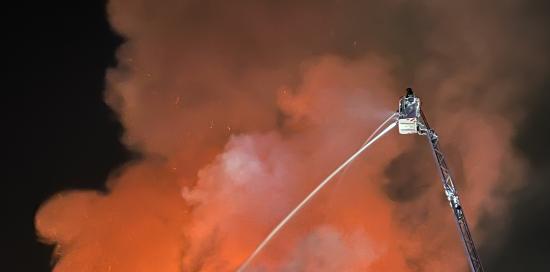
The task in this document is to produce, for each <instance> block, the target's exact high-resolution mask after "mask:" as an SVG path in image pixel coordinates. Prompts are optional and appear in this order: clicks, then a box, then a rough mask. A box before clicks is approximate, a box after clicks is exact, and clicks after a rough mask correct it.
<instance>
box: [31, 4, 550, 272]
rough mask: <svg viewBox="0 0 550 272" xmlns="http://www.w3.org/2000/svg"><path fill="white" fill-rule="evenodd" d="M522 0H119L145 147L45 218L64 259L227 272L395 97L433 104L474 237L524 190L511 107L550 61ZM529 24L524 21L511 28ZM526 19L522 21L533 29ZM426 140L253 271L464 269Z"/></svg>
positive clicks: (132, 102) (134, 116)
mask: <svg viewBox="0 0 550 272" xmlns="http://www.w3.org/2000/svg"><path fill="white" fill-rule="evenodd" d="M524 9H525V7H524V6H523V5H522V2H521V1H514V0H510V1H488V2H487V1H484V2H480V1H458V2H444V3H443V2H442V3H433V2H432V1H430V2H428V1H418V2H410V1H402V0H392V1H346V0H344V1H213V0H207V1H194V0H186V1H176V0H165V1H160V2H159V1H151V0H139V1H128V0H113V1H110V2H109V4H108V7H107V11H108V16H109V19H110V22H111V24H112V27H113V28H114V30H115V31H116V32H118V33H119V34H120V35H121V36H123V37H124V38H125V42H124V44H122V46H121V47H120V48H119V49H118V51H117V59H118V64H117V66H116V67H114V68H112V69H109V70H108V71H107V90H106V91H105V97H106V101H107V102H108V103H109V105H110V106H111V107H112V108H113V109H114V110H115V111H116V112H117V113H118V115H119V117H120V121H121V123H122V124H123V126H124V128H125V134H124V137H123V139H122V141H124V143H125V144H126V145H127V146H128V147H129V148H131V149H132V150H135V151H137V152H139V153H140V154H141V158H140V159H139V160H135V161H133V162H130V163H128V164H127V165H125V166H124V167H122V168H121V169H119V170H118V171H117V172H116V173H114V174H113V175H112V176H111V177H110V178H109V179H108V180H107V181H106V183H107V188H108V190H107V192H106V193H100V192H96V191H90V190H86V191H65V192H60V193H59V194H57V195H55V196H53V197H52V198H51V199H50V200H49V201H47V202H46V203H44V204H43V206H42V207H41V208H40V210H39V211H38V213H37V215H36V228H37V231H38V233H39V235H40V236H41V237H43V239H44V241H46V242H47V243H51V244H55V245H56V251H55V255H56V258H57V259H58V261H57V262H56V264H55V267H54V271H58V272H65V271H83V272H86V271H133V272H138V271H162V272H164V271H202V272H208V271H232V270H234V269H236V268H237V267H238V266H239V264H240V263H241V262H242V261H243V260H244V259H245V258H246V257H247V256H248V254H250V252H251V251H252V250H253V249H254V248H255V246H256V245H257V244H258V243H259V242H260V241H261V240H262V239H263V238H264V237H265V235H266V234H267V233H268V232H269V231H270V230H271V228H272V227H273V226H274V225H275V224H277V223H278V221H279V220H280V219H281V218H283V217H284V216H285V215H286V214H287V213H288V212H289V211H290V210H291V209H292V208H293V207H294V205H296V204H297V203H299V202H300V200H301V199H302V198H303V197H304V196H305V195H307V193H308V192H309V191H310V190H311V189H313V188H314V187H315V186H316V185H317V183H318V182H319V181H320V180H322V178H323V177H324V176H326V175H327V174H328V173H330V172H331V171H332V170H333V169H334V167H335V166H337V165H338V164H339V163H340V162H342V161H343V160H344V159H345V158H346V156H348V155H349V154H351V152H353V151H354V150H355V149H356V148H357V147H358V146H359V145H360V144H361V143H362V142H363V141H364V139H365V137H366V136H368V135H369V134H370V132H371V131H372V130H373V129H374V128H376V127H377V126H378V125H379V123H380V122H381V121H383V120H384V118H386V117H387V116H388V114H389V113H391V112H392V111H393V110H394V109H395V108H396V106H397V105H396V104H397V101H398V98H399V96H400V95H402V92H403V90H404V88H405V87H408V86H409V85H412V86H413V87H414V88H415V90H416V92H417V93H418V95H419V96H420V97H421V98H422V99H423V103H424V104H423V107H424V110H425V112H426V113H427V115H428V119H429V121H430V124H431V125H432V126H433V127H434V128H435V129H436V130H437V131H438V133H439V134H440V136H441V141H442V144H443V149H444V150H445V151H446V152H447V157H448V160H449V162H450V166H451V168H452V170H453V171H454V173H455V176H456V178H457V187H458V190H459V192H460V193H461V197H462V201H463V203H464V207H465V210H466V214H467V216H468V219H469V222H470V224H471V227H472V228H473V232H474V236H475V237H476V238H477V241H478V243H480V244H482V243H483V242H484V239H483V238H484V233H485V231H487V230H486V229H483V228H478V227H477V226H478V222H479V221H480V218H482V217H483V218H499V217H502V216H503V215H504V214H502V212H501V211H502V210H503V209H502V208H503V207H505V205H506V202H505V199H506V198H507V197H508V196H509V193H510V192H512V191H513V190H515V189H517V188H518V187H520V186H521V185H522V182H521V177H522V175H523V173H524V171H525V169H526V167H528V166H526V165H525V163H524V162H523V160H522V158H521V157H519V156H518V155H517V154H516V152H515V150H514V149H513V147H512V144H511V139H512V137H513V136H514V133H515V124H517V122H519V121H520V120H521V118H522V115H521V110H522V109H521V108H520V107H518V106H516V104H515V102H516V101H517V100H518V99H521V98H522V97H523V95H524V92H526V90H529V87H530V86H531V84H535V83H536V82H538V80H540V76H541V75H539V74H537V72H536V71H538V69H539V68H540V67H543V66H544V65H546V63H544V61H543V60H542V59H544V58H541V56H542V55H543V53H542V50H541V48H540V47H539V45H538V44H537V34H538V33H540V32H541V31H543V30H542V29H537V28H535V27H534V26H533V24H531V22H529V18H528V17H527V16H526V15H525V14H524ZM517 22H522V24H518V23H517ZM526 30H529V31H526ZM427 151H429V147H428V144H427V143H426V142H425V139H422V138H419V137H414V136H410V137H405V136H399V135H397V133H392V135H388V136H387V137H385V138H384V139H383V140H381V141H379V142H378V143H377V144H376V145H375V146H373V148H372V149H370V150H369V151H368V152H366V153H365V155H364V156H363V157H362V158H361V159H359V160H357V161H356V162H355V163H354V164H353V165H352V166H351V167H350V168H349V169H348V171H347V172H346V175H345V176H344V177H343V178H342V179H340V180H339V181H338V182H336V183H333V184H331V185H329V186H328V187H327V188H326V190H324V191H323V192H322V193H321V194H320V195H319V196H318V197H317V198H316V199H314V200H313V202H312V203H311V204H310V205H308V206H307V207H306V208H305V209H304V210H302V211H301V213H300V214H299V215H298V216H297V217H296V218H295V220H293V221H292V222H291V223H290V224H289V225H288V226H286V227H285V229H284V230H283V231H282V232H281V233H280V235H278V236H277V237H276V239H274V240H273V241H272V243H271V244H269V246H268V247H267V248H266V251H264V252H263V253H262V254H261V256H259V258H258V259H256V260H255V261H254V263H253V264H252V265H251V267H250V270H251V271H464V269H465V268H466V260H465V258H464V256H463V250H462V248H461V244H460V239H459V237H458V235H457V233H456V229H455V227H454V222H453V218H452V216H451V211H450V210H449V207H448V204H447V203H446V202H445V201H446V200H445V198H444V196H443V194H442V191H441V190H442V189H441V185H440V183H439V181H438V177H437V175H436V174H437V172H436V170H435V168H434V165H433V164H434V162H433V159H432V157H431V155H430V154H429V152H427Z"/></svg>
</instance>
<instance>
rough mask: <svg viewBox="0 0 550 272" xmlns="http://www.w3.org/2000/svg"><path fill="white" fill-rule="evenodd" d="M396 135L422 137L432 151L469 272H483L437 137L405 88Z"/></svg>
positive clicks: (414, 97) (409, 90) (410, 91)
mask: <svg viewBox="0 0 550 272" xmlns="http://www.w3.org/2000/svg"><path fill="white" fill-rule="evenodd" d="M398 112H399V120H398V125H399V133H401V134H419V135H426V136H427V138H428V140H429V142H430V144H431V147H432V151H433V155H434V159H435V162H436V164H437V167H438V168H439V175H440V177H441V183H442V184H443V189H444V192H445V195H446V196H447V200H448V201H449V205H450V206H451V208H452V209H453V213H454V217H455V221H456V224H457V227H458V231H459V232H460V235H461V237H462V241H463V242H464V248H465V250H466V254H467V255H468V261H469V263H470V268H471V270H472V271H473V272H483V271H484V270H483V266H482V265H481V259H480V258H479V255H478V253H477V249H476V246H475V244H474V240H473V238H472V234H471V233H470V229H469V227H468V223H467V221H466V216H465V214H464V210H463V209H462V205H461V204H460V199H459V197H458V192H457V190H456V188H455V186H454V184H453V178H452V177H451V173H450V171H449V168H448V167H447V163H446V162H445V157H444V156H443V152H442V151H441V149H440V147H439V137H438V136H437V134H436V133H435V131H434V130H433V129H432V128H430V126H429V124H428V121H427V120H426V117H425V116H424V113H423V112H422V110H421V109H420V99H419V98H418V97H416V96H415V95H414V93H413V92H412V89H410V88H408V89H407V95H406V96H404V97H403V98H401V100H400V102H399V111H398Z"/></svg>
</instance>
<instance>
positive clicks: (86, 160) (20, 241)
mask: <svg viewBox="0 0 550 272" xmlns="http://www.w3.org/2000/svg"><path fill="white" fill-rule="evenodd" d="M44 2H48V3H41V4H32V5H31V4H28V6H21V7H19V8H16V9H11V8H10V9H8V11H5V12H6V13H9V15H11V16H8V18H4V20H6V19H7V22H5V26H6V27H7V28H9V36H10V38H9V39H3V40H4V42H7V43H8V45H9V46H10V47H13V48H11V50H8V51H4V55H7V59H8V61H9V62H8V63H9V66H8V68H9V69H10V72H9V73H8V74H7V75H8V82H9V84H8V85H5V87H4V90H3V91H4V93H5V94H8V99H5V100H4V103H2V104H3V105H4V108H3V111H4V114H3V115H4V117H5V118H3V120H4V119H7V120H6V121H7V122H4V124H3V126H4V128H5V129H3V130H2V131H3V134H4V137H7V138H8V140H5V141H4V145H5V146H7V150H8V154H7V155H5V156H4V159H7V161H8V163H7V170H8V177H7V178H5V179H4V183H5V184H8V188H7V189H4V195H5V197H3V199H4V201H6V204H5V206H4V207H5V208H6V210H7V212H6V213H5V214H4V216H5V218H6V220H5V221H4V220H3V221H4V222H5V223H4V224H5V225H7V228H8V229H7V231H5V232H4V236H7V237H6V238H5V239H7V242H8V246H6V245H4V246H3V248H4V249H8V251H9V252H8V254H7V255H6V254H5V253H4V256H5V257H6V258H7V260H8V261H7V263H8V265H7V266H8V268H9V269H5V270H4V269H3V270H4V271H50V267H51V266H50V255H51V248H50V247H47V246H44V245H42V244H40V243H39V242H37V237H36V235H35V234H34V233H35V231H34V226H33V217H34V213H35V212H36V209H37V208H38V207H39V205H40V204H41V203H42V202H43V201H45V200H46V199H47V198H48V196H50V195H52V194H53V193H55V192H58V191H60V190H62V189H67V188H101V187H102V186H103V183H104V180H105V177H106V176H107V175H108V173H109V172H110V171H111V170H112V169H113V168H116V166H117V165H120V164H121V163H123V162H124V161H126V160H128V159H129V158H130V157H131V155H130V154H129V152H128V151H126V150H125V149H124V147H123V146H122V145H121V144H120V143H119V140H118V139H119V137H120V135H121V133H122V129H121V126H120V124H119V123H118V122H117V120H116V116H115V115H114V114H113V112H112V111H111V110H110V109H109V108H108V107H107V106H106V105H105V103H104V102H103V97H102V95H103V89H104V75H105V69H106V68H107V67H109V66H113V65H114V64H115V61H114V54H115V50H116V48H117V46H118V45H119V44H120V43H121V42H122V40H121V38H120V37H117V36H116V35H115V34H114V33H113V32H112V31H111V30H110V27H109V24H108V22H107V19H106V16H105V11H104V9H105V3H104V1H72V2H71V3H61V2H51V1H44ZM23 5H24V4H23ZM539 12H540V10H539ZM13 25H17V27H13ZM5 68H6V67H5ZM4 75H6V74H4ZM547 78H548V80H547V82H546V84H545V86H540V91H539V92H538V93H537V95H536V96H533V97H531V98H530V99H528V100H526V101H521V102H520V103H526V104H528V105H529V106H530V107H528V108H529V109H531V112H526V114H527V116H528V118H526V120H527V122H526V123H524V124H523V127H522V129H521V132H520V134H519V135H517V137H516V145H517V148H518V150H519V151H520V152H521V153H523V155H524V156H525V157H526V158H527V159H528V160H530V161H531V164H532V165H534V166H535V167H534V172H532V173H531V174H529V179H530V181H529V183H528V186H527V187H526V188H524V189H522V190H521V191H519V192H518V193H517V194H516V196H517V197H516V198H515V199H513V200H511V213H510V216H509V218H508V219H507V220H508V223H509V224H508V227H502V228H501V229H502V230H501V231H499V232H498V233H494V234H493V236H494V237H490V239H489V240H490V241H494V242H493V243H490V244H488V245H485V246H484V247H482V248H481V256H482V259H483V261H484V263H485V266H486V268H487V270H488V271H550V260H549V258H550V239H548V232H549V231H550V213H549V208H550V197H548V195H549V194H550V165H549V156H548V150H549V149H548V148H547V146H548V145H547V143H546V142H547V139H548V135H549V133H550V117H549V116H548V111H547V110H546V109H547V105H548V101H550V95H549V90H548V89H549V88H550V72H548V77H547ZM6 86H8V87H6ZM487 224H498V222H487ZM497 229H498V228H497ZM4 266H5V262H4Z"/></svg>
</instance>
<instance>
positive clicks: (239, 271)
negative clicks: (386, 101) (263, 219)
mask: <svg viewBox="0 0 550 272" xmlns="http://www.w3.org/2000/svg"><path fill="white" fill-rule="evenodd" d="M395 116H396V115H395V114H392V115H391V116H390V117H389V118H388V119H386V120H385V121H384V122H383V123H382V124H381V125H380V126H379V127H378V128H377V129H376V130H375V131H374V133H373V134H372V135H371V136H369V138H368V139H367V142H366V143H365V144H364V145H363V146H361V148H359V150H357V151H356V152H355V153H354V154H353V155H351V157H349V158H348V159H347V160H346V161H345V162H344V163H342V164H341V165H340V166H338V168H336V170H334V171H333V172H332V173H330V175H328V176H327V177H326V178H325V179H324V180H323V181H322V182H321V183H320V184H319V185H318V186H317V187H316V188H315V189H314V190H313V191H311V193H309V195H307V196H306V198H304V200H302V202H300V204H298V206H296V208H294V209H293V210H292V211H291V212H290V213H289V214H288V215H287V216H286V217H285V218H284V219H283V220H282V221H281V222H280V223H279V224H278V225H277V226H276V227H275V228H273V230H272V231H271V232H270V233H269V234H268V235H267V237H266V238H265V239H264V240H263V241H262V242H261V243H260V244H259V245H258V247H256V249H255V250H254V252H252V254H251V255H250V256H249V257H248V258H247V259H246V260H245V261H244V263H243V264H242V265H241V266H240V267H239V268H238V269H237V272H243V271H244V270H245V269H246V267H247V266H248V265H249V264H250V262H251V261H252V260H253V259H254V258H255V257H256V256H257V255H258V253H260V252H261V251H262V250H263V249H264V247H265V246H266V245H267V243H269V241H271V239H273V237H274V236H275V235H276V234H277V233H278V232H279V231H280V230H281V229H282V228H283V227H284V225H286V223H287V222H288V221H290V219H292V217H294V215H295V214H296V213H298V211H300V210H301V209H302V207H303V206H305V204H306V203H307V202H309V200H311V199H312V198H313V197H314V196H315V195H316V194H317V193H318V192H319V191H320V190H321V189H322V188H323V187H325V185H326V184H327V183H328V182H329V181H331V180H332V178H334V176H336V175H337V174H338V173H339V172H340V171H342V169H344V168H346V167H347V166H348V165H349V164H350V163H351V162H353V160H355V159H356V158H357V157H358V156H359V155H361V153H363V151H365V150H366V149H367V148H368V147H369V146H370V145H371V144H373V143H374V142H376V141H377V140H378V139H380V137H382V136H384V134H386V133H387V132H388V131H390V130H391V129H392V128H394V127H395V125H396V123H395V122H392V123H390V124H389V125H388V126H387V127H386V128H385V129H384V130H382V131H381V132H380V133H378V134H377V132H378V131H379V130H380V129H381V127H382V126H383V125H384V124H386V123H388V122H389V121H390V120H394V119H395Z"/></svg>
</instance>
